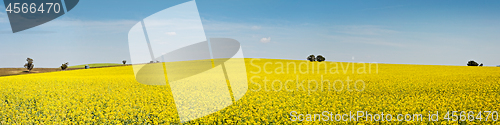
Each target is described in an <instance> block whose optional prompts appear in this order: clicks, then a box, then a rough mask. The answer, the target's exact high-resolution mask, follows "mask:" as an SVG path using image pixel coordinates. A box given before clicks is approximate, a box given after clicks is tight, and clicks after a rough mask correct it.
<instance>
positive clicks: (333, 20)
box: [0, 0, 500, 68]
mask: <svg viewBox="0 0 500 125" xmlns="http://www.w3.org/2000/svg"><path fill="white" fill-rule="evenodd" d="M184 2H187V0H169V1H160V0H151V1H139V0H121V1H97V0H85V1H83V0H82V1H80V3H79V4H78V5H77V6H76V7H75V8H74V9H73V10H71V11H70V12H67V13H66V14H65V15H63V16H61V17H59V18H57V19H55V20H52V21H50V22H48V23H45V24H42V25H40V26H37V27H34V28H31V29H28V30H25V31H21V32H18V33H12V31H11V29H10V24H9V20H8V17H7V14H6V12H5V11H3V10H5V6H1V5H3V2H2V3H0V9H2V11H0V37H1V38H2V39H1V40H0V60H1V61H0V67H22V66H23V65H24V63H25V62H26V61H25V60H26V58H27V57H30V58H33V59H34V64H35V68H37V67H59V66H60V65H61V64H62V63H64V62H69V63H70V65H79V64H87V63H121V61H122V60H130V54H129V50H128V49H129V47H128V43H127V40H128V39H127V35H128V31H129V30H130V29H131V28H132V26H133V25H134V24H136V23H137V22H138V21H140V20H141V19H143V18H145V17H147V16H149V15H152V14H154V13H156V12H158V11H161V10H163V9H166V8H169V7H172V6H174V5H177V4H180V3H184ZM196 4H197V6H198V11H199V15H200V18H201V21H202V24H203V28H204V30H205V34H206V37H208V38H219V37H223V38H233V39H236V40H238V41H239V42H240V43H241V45H242V50H243V54H244V56H245V57H246V58H274V59H294V60H305V59H306V57H307V56H308V55H310V54H314V55H317V54H321V55H323V56H325V57H326V60H327V61H350V62H351V61H354V62H381V63H395V64H428V65H462V66H463V65H466V64H467V61H469V60H475V61H477V62H478V63H484V64H485V65H487V66H494V65H500V58H499V57H500V49H498V47H500V35H499V34H500V14H498V12H500V1H452V0H443V1H399V0H389V1H387V0H383V1H314V2H311V1H286V0H275V1H268V0H257V1H250V0H246V1H242V0H239V1H226V0H213V1H208V0H197V1H196Z"/></svg>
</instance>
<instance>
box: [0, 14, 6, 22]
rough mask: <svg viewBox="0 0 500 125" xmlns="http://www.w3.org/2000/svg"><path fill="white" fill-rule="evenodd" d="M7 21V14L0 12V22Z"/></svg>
mask: <svg viewBox="0 0 500 125" xmlns="http://www.w3.org/2000/svg"><path fill="white" fill-rule="evenodd" d="M3 22H7V14H5V13H3V12H0V23H3Z"/></svg>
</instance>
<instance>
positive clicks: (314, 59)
mask: <svg viewBox="0 0 500 125" xmlns="http://www.w3.org/2000/svg"><path fill="white" fill-rule="evenodd" d="M307 60H309V61H311V62H314V61H316V57H314V55H309V56H308V57H307Z"/></svg>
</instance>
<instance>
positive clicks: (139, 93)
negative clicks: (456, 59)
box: [0, 59, 500, 124]
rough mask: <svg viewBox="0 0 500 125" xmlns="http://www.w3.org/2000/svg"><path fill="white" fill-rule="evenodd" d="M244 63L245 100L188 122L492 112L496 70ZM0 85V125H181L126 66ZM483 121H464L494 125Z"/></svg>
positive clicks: (161, 89)
mask: <svg viewBox="0 0 500 125" xmlns="http://www.w3.org/2000/svg"><path fill="white" fill-rule="evenodd" d="M245 61H246V64H247V76H248V81H249V84H248V89H249V90H248V91H247V93H246V94H245V96H244V97H243V98H241V99H240V100H238V101H236V103H235V104H233V105H231V106H229V107H226V108H224V109H223V110H220V111H218V112H216V113H213V114H210V115H208V116H205V117H202V118H199V119H196V120H193V121H190V122H187V123H193V124H195V123H202V124H203V123H226V124H228V123H270V124H273V123H274V124H281V123H287V124H290V123H306V124H307V123H311V124H317V123H320V124H342V123H367V124H378V123H386V124H387V123H394V124H399V123H401V122H396V121H391V122H387V121H378V122H377V121H366V120H365V119H363V118H361V119H360V121H354V122H353V121H350V122H338V121H335V120H334V121H326V122H325V121H321V120H317V119H316V120H315V121H302V122H301V121H291V119H294V117H292V116H291V115H290V112H292V111H295V112H296V113H297V114H321V113H322V112H323V111H329V112H333V113H347V114H349V111H353V112H356V111H366V112H368V113H373V114H375V113H380V112H384V113H385V114H399V113H402V114H422V115H423V116H424V117H423V122H415V121H402V122H403V123H410V124H415V123H427V122H428V118H427V115H428V114H429V112H433V113H434V112H436V111H439V115H440V119H439V122H433V123H437V124H442V123H445V124H448V123H455V124H457V123H458V122H447V121H446V120H443V117H444V115H445V114H446V111H467V112H468V111H473V112H474V113H477V112H479V111H500V84H499V81H500V68H497V67H466V66H432V65H398V64H378V65H370V64H361V63H359V64H358V63H336V62H321V63H318V62H313V63H311V62H306V61H296V60H274V59H260V60H252V59H245ZM292 63H293V64H296V68H293V66H292V65H288V64H292ZM325 64H326V67H325ZM301 66H302V68H299V67H301ZM318 66H319V68H318ZM326 80H328V81H330V84H328V82H326ZM349 80H352V81H351V82H349V83H347V81H349ZM274 81H277V82H274ZM287 81H291V82H287ZM297 81H299V82H297ZM311 81H316V82H311ZM318 81H323V82H318ZM335 81H338V82H335ZM356 81H358V82H356ZM273 82H274V84H272V83H273ZM280 82H281V83H282V84H280ZM285 83H288V84H285ZM290 83H291V84H290ZM315 83H319V84H315ZM321 83H323V84H321ZM333 83H336V84H333ZM340 83H343V84H340ZM355 83H356V84H355ZM362 83H364V84H362ZM0 88H1V89H0V90H1V91H0V123H1V124H5V123H17V124H29V123H36V124H40V123H54V124H65V123H81V124H88V123H104V124H131V123H151V124H168V123H174V124H175V123H180V121H179V116H178V115H177V111H176V107H175V102H174V100H173V98H172V93H171V91H170V88H169V86H168V85H167V86H150V85H144V84H140V83H137V82H136V81H135V79H134V73H133V70H132V67H131V66H122V67H109V68H98V69H87V70H73V71H62V72H50V73H40V74H29V75H18V76H6V77H0ZM458 115H459V114H458ZM395 117H396V116H394V118H393V119H396V118H395ZM303 118H304V116H303ZM483 118H484V115H483ZM483 120H484V119H483ZM489 120H490V121H489V122H484V121H482V122H479V121H477V120H475V121H473V122H468V123H469V124H470V123H473V124H474V123H491V124H498V122H491V119H489Z"/></svg>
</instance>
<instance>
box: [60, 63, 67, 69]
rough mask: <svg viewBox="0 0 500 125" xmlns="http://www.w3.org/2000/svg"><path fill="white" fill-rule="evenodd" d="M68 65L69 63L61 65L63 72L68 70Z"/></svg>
mask: <svg viewBox="0 0 500 125" xmlns="http://www.w3.org/2000/svg"><path fill="white" fill-rule="evenodd" d="M68 65H69V63H68V62H66V63H64V64H62V65H61V70H66V69H67V68H68Z"/></svg>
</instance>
